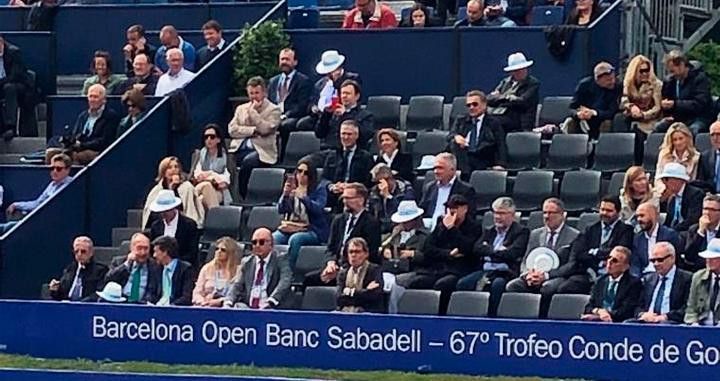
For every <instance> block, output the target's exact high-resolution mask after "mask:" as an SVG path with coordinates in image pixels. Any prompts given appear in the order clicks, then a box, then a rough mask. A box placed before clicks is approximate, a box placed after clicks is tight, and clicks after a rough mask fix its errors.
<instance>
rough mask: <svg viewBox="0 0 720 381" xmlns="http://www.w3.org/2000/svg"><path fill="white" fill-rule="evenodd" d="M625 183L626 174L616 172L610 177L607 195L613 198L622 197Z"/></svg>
mask: <svg viewBox="0 0 720 381" xmlns="http://www.w3.org/2000/svg"><path fill="white" fill-rule="evenodd" d="M624 182H625V173H623V172H615V173H613V174H612V176H611V177H610V184H609V185H608V189H607V194H609V195H611V196H620V189H622V187H623V183H624Z"/></svg>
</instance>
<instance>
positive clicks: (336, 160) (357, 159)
mask: <svg viewBox="0 0 720 381" xmlns="http://www.w3.org/2000/svg"><path fill="white" fill-rule="evenodd" d="M344 161H345V160H344V155H343V151H342V149H338V150H332V151H330V152H329V153H328V155H327V157H326V158H325V165H324V166H323V177H324V178H326V179H327V180H328V181H330V184H328V185H331V184H335V183H336V182H338V181H341V182H344V181H345V171H346V169H345V168H346V165H345V164H344ZM372 167H373V157H372V155H371V154H370V153H369V152H368V151H365V150H364V149H361V148H360V147H357V146H356V148H355V153H354V154H353V156H352V158H351V160H350V181H349V182H358V183H362V184H364V185H365V186H366V187H368V188H369V187H370V186H371V183H372V181H371V176H370V170H371V169H372Z"/></svg>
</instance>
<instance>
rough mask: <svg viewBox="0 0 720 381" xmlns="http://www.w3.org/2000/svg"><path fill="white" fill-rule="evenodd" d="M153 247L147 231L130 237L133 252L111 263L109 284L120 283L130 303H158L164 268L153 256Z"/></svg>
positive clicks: (116, 258)
mask: <svg viewBox="0 0 720 381" xmlns="http://www.w3.org/2000/svg"><path fill="white" fill-rule="evenodd" d="M150 250H151V249H150V239H149V238H148V237H147V236H146V235H145V234H143V233H135V234H133V235H132V237H131V238H130V253H128V254H127V255H121V256H117V257H115V258H113V259H112V262H110V270H109V271H108V272H107V274H106V275H105V283H109V282H115V283H117V284H119V285H120V286H121V290H122V291H121V296H124V297H125V298H126V301H127V302H128V303H140V304H147V303H155V302H157V300H158V298H159V295H158V285H160V284H161V280H162V278H161V277H162V267H161V266H159V265H158V264H157V263H156V262H155V260H154V259H152V258H150Z"/></svg>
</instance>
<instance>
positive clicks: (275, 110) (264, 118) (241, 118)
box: [228, 99, 280, 164]
mask: <svg viewBox="0 0 720 381" xmlns="http://www.w3.org/2000/svg"><path fill="white" fill-rule="evenodd" d="M279 124H280V107H278V106H276V105H275V104H273V103H272V102H270V101H269V100H267V99H265V100H264V101H263V103H262V105H261V106H260V108H258V109H255V108H253V107H252V103H250V102H248V103H244V104H241V105H240V106H238V107H237V109H235V116H233V119H232V120H231V121H230V125H229V126H228V132H229V134H230V137H231V138H232V141H231V142H230V149H229V151H230V152H233V153H234V152H236V151H237V150H238V148H239V147H240V144H241V143H242V142H243V140H245V139H246V138H250V142H251V143H252V145H253V147H254V148H255V151H257V153H258V156H259V158H260V161H262V162H263V163H266V164H275V163H276V162H277V159H278V150H277V138H276V135H277V129H278V125H279Z"/></svg>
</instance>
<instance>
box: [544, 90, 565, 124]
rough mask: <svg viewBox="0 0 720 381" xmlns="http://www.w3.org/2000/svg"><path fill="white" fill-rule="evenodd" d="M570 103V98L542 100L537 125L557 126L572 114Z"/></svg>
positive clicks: (546, 98)
mask: <svg viewBox="0 0 720 381" xmlns="http://www.w3.org/2000/svg"><path fill="white" fill-rule="evenodd" d="M570 103H572V97H566V96H565V97H545V98H543V101H542V107H541V108H540V117H539V118H538V125H539V126H544V125H546V124H555V125H558V126H559V125H560V123H562V122H563V121H564V120H565V119H566V118H567V117H568V116H570V114H571V112H572V111H571V110H570Z"/></svg>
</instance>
